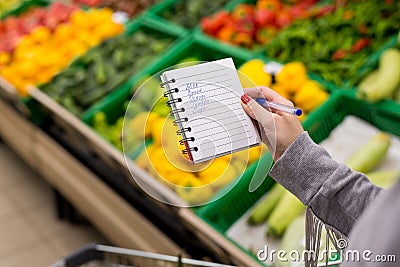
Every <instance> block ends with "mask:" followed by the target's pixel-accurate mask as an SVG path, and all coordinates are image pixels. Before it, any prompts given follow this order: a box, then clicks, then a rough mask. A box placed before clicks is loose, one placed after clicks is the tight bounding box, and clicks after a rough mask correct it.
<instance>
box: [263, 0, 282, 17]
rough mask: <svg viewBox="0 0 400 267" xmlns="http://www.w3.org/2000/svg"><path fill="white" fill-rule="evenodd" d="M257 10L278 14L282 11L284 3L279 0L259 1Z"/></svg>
mask: <svg viewBox="0 0 400 267" xmlns="http://www.w3.org/2000/svg"><path fill="white" fill-rule="evenodd" d="M257 9H268V10H271V11H272V12H274V13H275V14H276V13H278V12H279V10H281V9H282V3H281V2H280V1H279V0H258V1H257Z"/></svg>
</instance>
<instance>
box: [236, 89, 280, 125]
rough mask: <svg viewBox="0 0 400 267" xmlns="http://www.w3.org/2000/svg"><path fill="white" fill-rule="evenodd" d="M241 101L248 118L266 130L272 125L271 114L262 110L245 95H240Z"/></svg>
mask: <svg viewBox="0 0 400 267" xmlns="http://www.w3.org/2000/svg"><path fill="white" fill-rule="evenodd" d="M241 100H242V102H243V105H244V110H245V111H246V113H247V114H248V115H249V116H250V117H252V118H253V119H255V120H257V121H258V122H260V124H261V125H263V127H267V128H268V126H270V125H273V123H274V122H273V117H272V113H271V112H269V111H268V110H266V109H265V108H263V107H262V106H261V105H260V104H258V103H257V102H256V101H255V100H254V99H252V98H251V97H249V96H248V95H246V94H244V95H242V97H241Z"/></svg>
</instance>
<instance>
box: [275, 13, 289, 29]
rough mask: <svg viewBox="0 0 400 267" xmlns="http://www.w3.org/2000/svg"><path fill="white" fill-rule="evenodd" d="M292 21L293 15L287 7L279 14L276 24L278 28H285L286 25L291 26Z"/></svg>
mask: <svg viewBox="0 0 400 267" xmlns="http://www.w3.org/2000/svg"><path fill="white" fill-rule="evenodd" d="M292 21H293V17H292V15H291V14H290V12H289V10H288V9H285V10H282V11H281V12H280V13H279V14H278V15H277V17H276V22H275V24H276V26H277V27H278V28H284V27H286V26H289V24H290V23H292Z"/></svg>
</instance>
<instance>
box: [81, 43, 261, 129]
mask: <svg viewBox="0 0 400 267" xmlns="http://www.w3.org/2000/svg"><path fill="white" fill-rule="evenodd" d="M187 57H192V58H197V59H198V60H200V61H212V60H217V59H221V58H224V57H232V58H233V61H234V62H235V64H236V65H237V66H239V65H240V64H243V63H244V62H246V61H247V60H249V59H251V58H253V57H254V55H252V54H247V53H240V52H239V53H238V52H237V51H235V50H232V49H231V47H229V46H225V45H224V44H221V43H214V42H210V41H209V40H207V39H204V38H202V37H199V36H196V35H195V36H192V35H190V36H188V38H184V39H182V40H181V41H180V42H179V43H177V44H176V45H175V46H174V47H173V48H172V49H171V50H170V51H168V52H167V53H165V54H164V55H162V56H161V57H160V58H159V60H158V61H157V62H156V63H154V64H152V65H151V66H148V68H146V70H144V71H143V72H141V73H140V74H138V75H136V76H135V77H132V78H131V79H130V80H129V81H128V82H126V83H125V84H123V85H122V86H121V87H120V88H118V89H117V90H115V92H113V93H112V94H110V95H108V96H106V97H105V98H103V99H102V100H101V101H99V102H98V103H96V105H94V106H93V107H92V108H91V109H90V110H87V111H86V112H85V114H84V115H83V117H82V118H83V121H84V122H85V123H87V124H89V125H93V117H94V115H95V114H96V113H97V112H99V111H103V112H104V113H105V114H106V116H107V118H108V121H109V122H110V123H112V122H115V121H116V120H117V119H118V118H119V117H120V116H122V115H123V114H124V113H125V109H124V108H123V103H125V102H126V101H127V100H129V99H130V98H131V97H132V94H133V92H134V89H135V88H136V87H138V86H139V85H140V84H139V83H140V82H141V81H143V78H144V77H148V76H149V75H156V74H157V73H159V72H161V71H162V70H164V69H166V68H169V67H171V66H173V65H175V64H177V63H179V62H180V61H181V60H183V59H185V58H187ZM160 90H161V88H160Z"/></svg>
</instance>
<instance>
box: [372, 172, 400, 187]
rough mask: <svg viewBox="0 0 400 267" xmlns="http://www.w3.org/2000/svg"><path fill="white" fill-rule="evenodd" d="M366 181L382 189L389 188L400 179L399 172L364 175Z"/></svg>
mask: <svg viewBox="0 0 400 267" xmlns="http://www.w3.org/2000/svg"><path fill="white" fill-rule="evenodd" d="M366 175H367V177H368V179H369V180H370V181H371V182H373V183H374V184H376V185H377V186H380V187H382V188H389V187H390V186H392V185H393V184H395V183H396V182H397V181H398V180H399V178H400V171H376V172H370V173H367V174H366Z"/></svg>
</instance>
